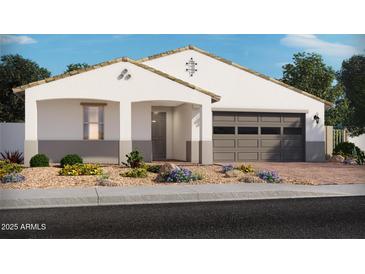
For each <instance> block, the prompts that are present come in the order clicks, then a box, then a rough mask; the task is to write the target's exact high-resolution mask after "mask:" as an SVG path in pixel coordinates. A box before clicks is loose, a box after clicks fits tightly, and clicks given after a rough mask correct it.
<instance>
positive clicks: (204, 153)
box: [199, 141, 213, 165]
mask: <svg viewBox="0 0 365 274" xmlns="http://www.w3.org/2000/svg"><path fill="white" fill-rule="evenodd" d="M199 150H200V151H201V153H200V157H199V158H201V160H200V163H201V164H203V165H211V164H213V141H200V145H199Z"/></svg>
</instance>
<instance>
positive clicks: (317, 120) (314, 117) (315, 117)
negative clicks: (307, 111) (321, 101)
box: [313, 113, 319, 124]
mask: <svg viewBox="0 0 365 274" xmlns="http://www.w3.org/2000/svg"><path fill="white" fill-rule="evenodd" d="M313 120H315V121H316V123H317V124H318V123H319V116H318V113H316V114H315V115H314V116H313Z"/></svg>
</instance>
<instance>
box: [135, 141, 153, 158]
mask: <svg viewBox="0 0 365 274" xmlns="http://www.w3.org/2000/svg"><path fill="white" fill-rule="evenodd" d="M132 149H133V150H138V151H139V152H140V153H141V154H142V156H143V159H144V161H145V162H151V161H152V141H151V140H133V141H132Z"/></svg>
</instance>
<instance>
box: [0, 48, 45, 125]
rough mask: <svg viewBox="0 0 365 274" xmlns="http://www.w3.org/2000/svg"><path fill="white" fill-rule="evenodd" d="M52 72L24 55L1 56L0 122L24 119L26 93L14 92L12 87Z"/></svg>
mask: <svg viewBox="0 0 365 274" xmlns="http://www.w3.org/2000/svg"><path fill="white" fill-rule="evenodd" d="M50 76H51V73H50V72H49V71H48V70H47V69H45V68H42V67H40V66H39V65H38V64H37V63H35V62H33V61H31V60H28V59H25V58H23V57H22V56H20V55H18V54H16V55H4V56H1V58H0V122H20V121H24V94H14V93H13V91H12V88H14V87H17V86H21V85H25V84H28V83H31V82H35V81H39V80H42V79H44V78H47V77H50Z"/></svg>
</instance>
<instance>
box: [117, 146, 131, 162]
mask: <svg viewBox="0 0 365 274" xmlns="http://www.w3.org/2000/svg"><path fill="white" fill-rule="evenodd" d="M131 151H132V141H131V140H127V141H119V164H122V163H125V162H126V161H127V157H126V154H128V153H130V152H131Z"/></svg>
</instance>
